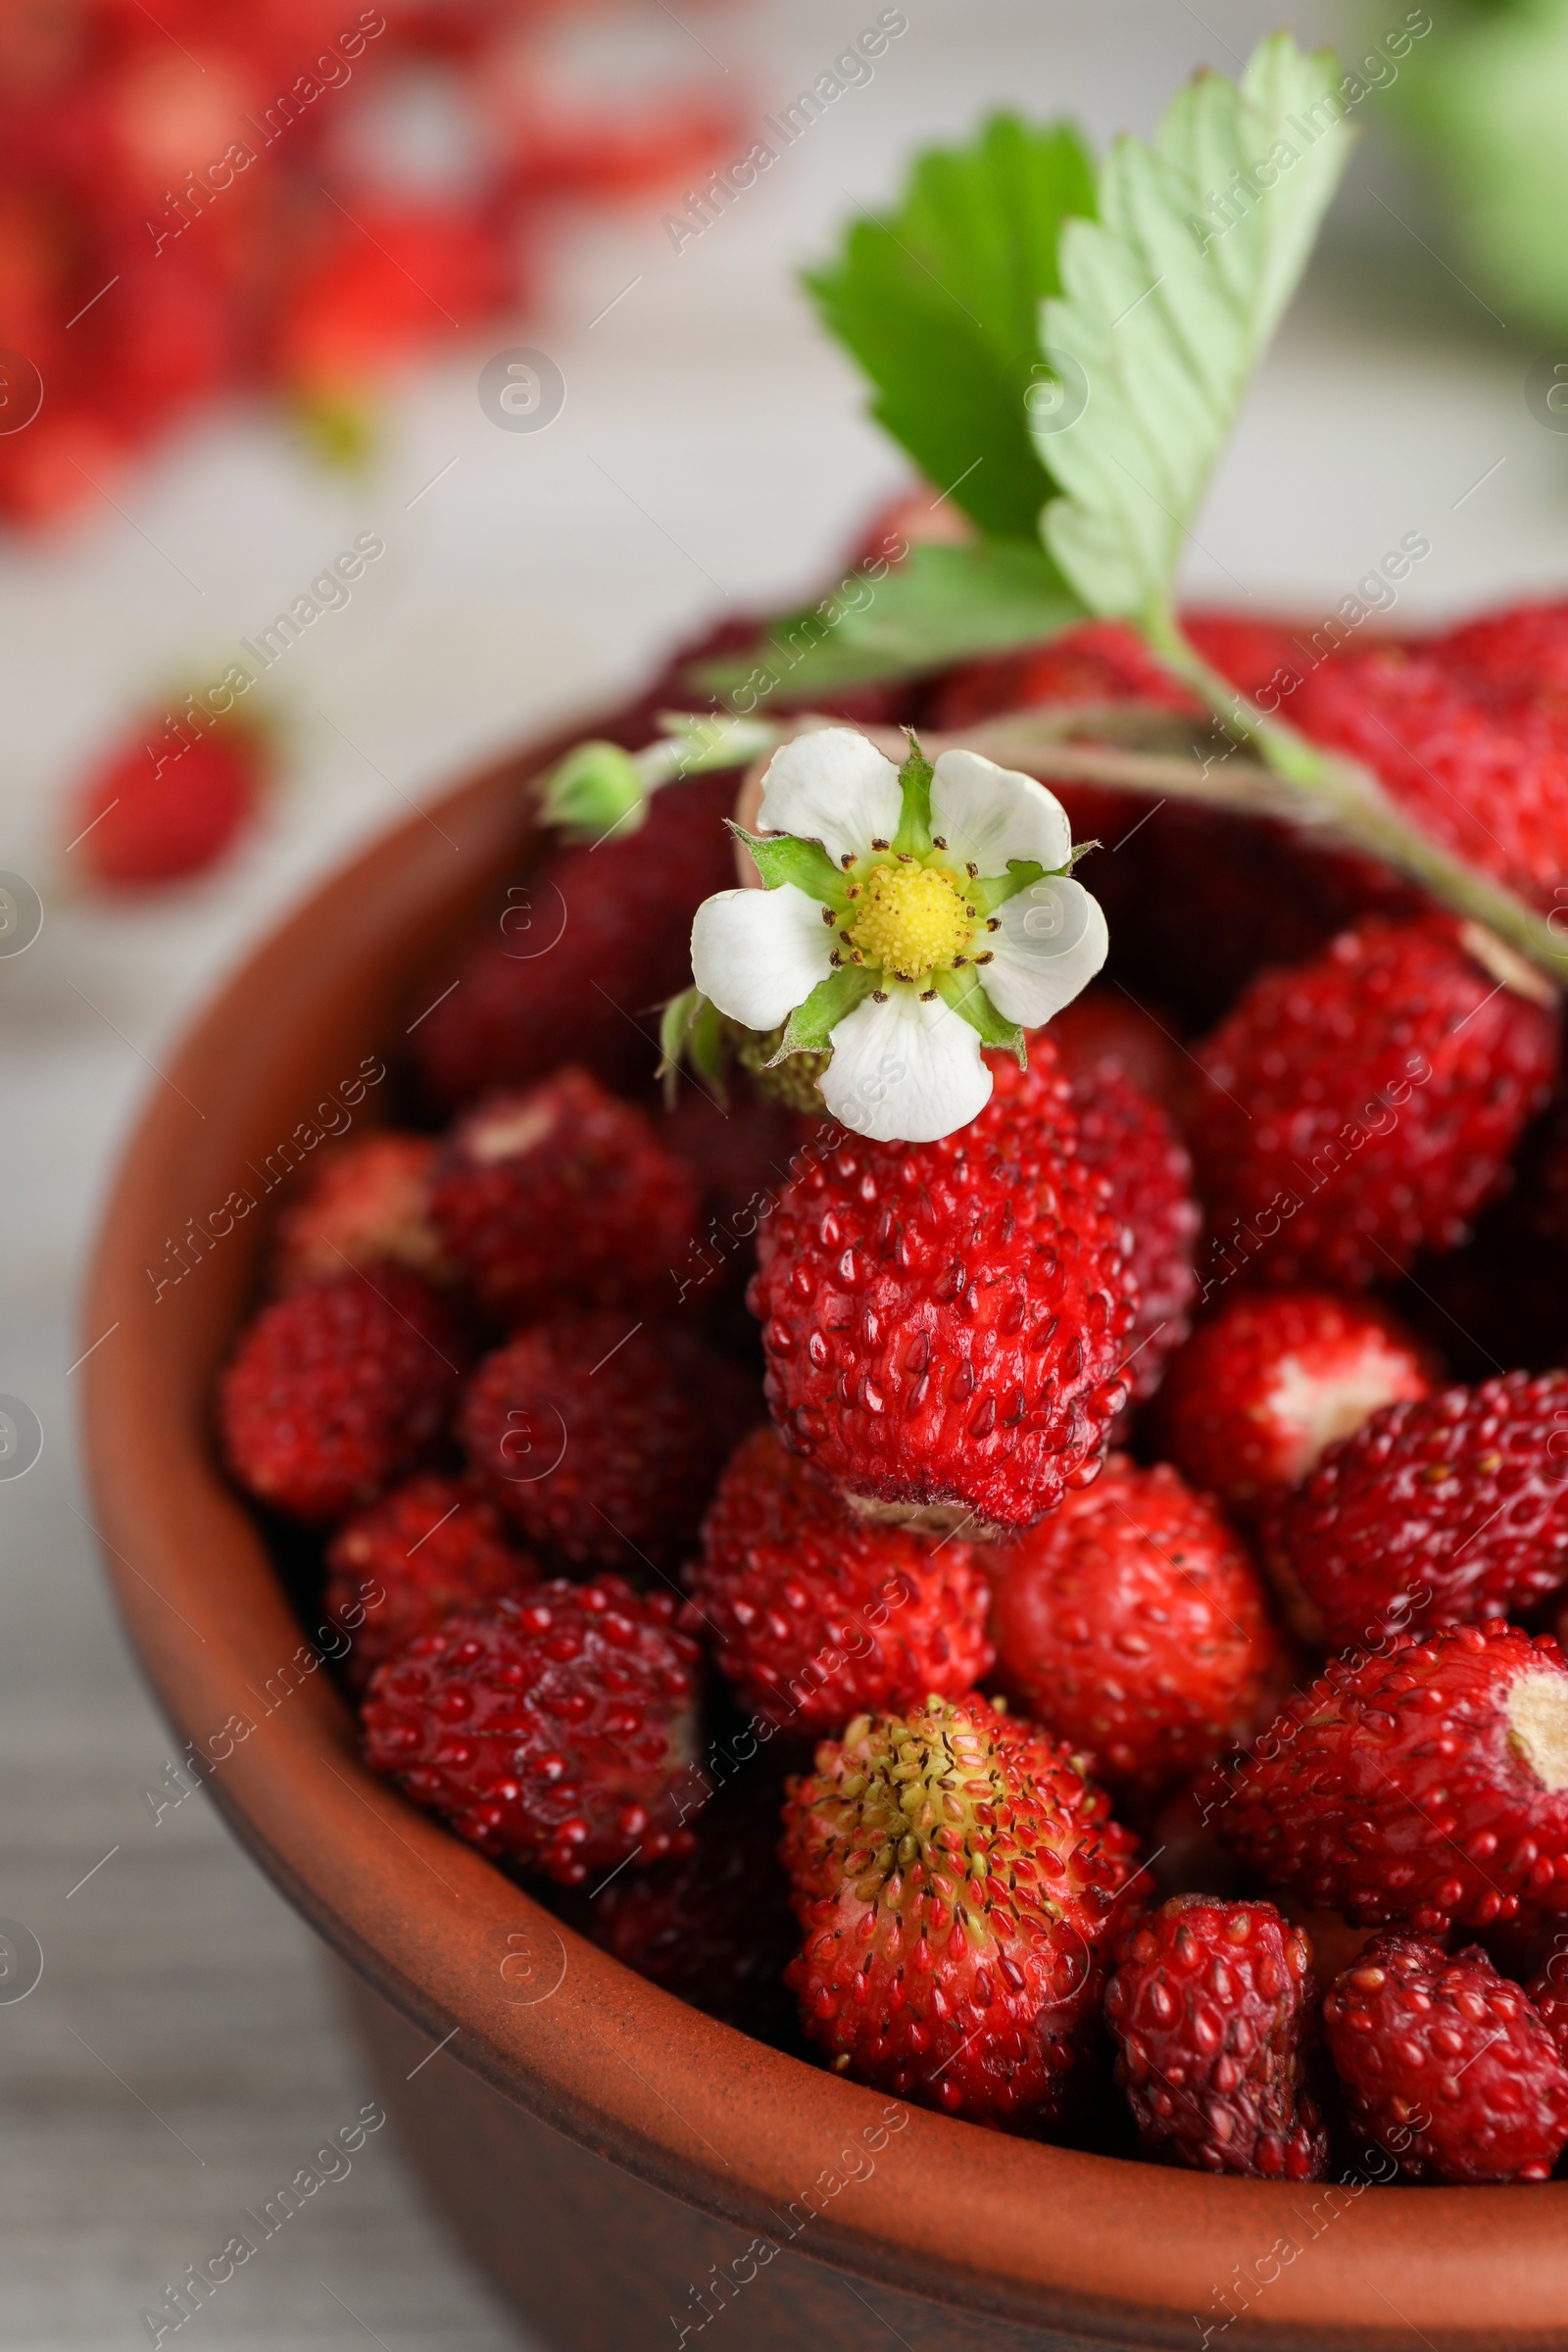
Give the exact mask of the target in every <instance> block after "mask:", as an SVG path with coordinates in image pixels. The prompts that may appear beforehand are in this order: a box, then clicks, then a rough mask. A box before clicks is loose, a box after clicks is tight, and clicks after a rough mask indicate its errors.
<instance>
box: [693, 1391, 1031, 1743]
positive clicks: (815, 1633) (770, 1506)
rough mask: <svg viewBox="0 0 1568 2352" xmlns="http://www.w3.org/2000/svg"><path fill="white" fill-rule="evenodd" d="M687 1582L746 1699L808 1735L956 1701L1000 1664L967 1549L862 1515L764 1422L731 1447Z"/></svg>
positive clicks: (981, 1585) (980, 1580) (721, 1660)
mask: <svg viewBox="0 0 1568 2352" xmlns="http://www.w3.org/2000/svg"><path fill="white" fill-rule="evenodd" d="M687 1583H688V1589H689V1590H690V1592H691V1594H692V1598H693V1600H694V1602H695V1604H696V1606H697V1609H698V1612H699V1614H700V1615H701V1616H702V1618H703V1620H704V1622H705V1624H706V1625H707V1626H708V1628H709V1629H710V1631H711V1635H712V1638H713V1647H714V1655H715V1657H716V1659H717V1662H718V1664H719V1665H720V1667H722V1669H723V1671H724V1673H725V1674H726V1675H727V1676H728V1677H729V1680H730V1681H731V1682H732V1683H733V1684H734V1685H735V1686H736V1690H737V1692H738V1694H739V1696H740V1698H741V1700H742V1702H743V1703H744V1704H745V1705H746V1706H747V1707H749V1708H753V1709H756V1710H757V1711H758V1712H759V1713H760V1714H762V1715H764V1716H766V1717H767V1719H768V1720H769V1721H770V1722H772V1723H776V1724H779V1725H782V1726H787V1727H788V1728H789V1729H790V1730H792V1731H798V1732H801V1733H804V1734H807V1735H809V1736H810V1737H812V1738H815V1737H817V1736H819V1735H820V1734H822V1733H824V1732H838V1731H842V1729H843V1727H844V1725H845V1724H846V1723H848V1721H849V1719H850V1717H851V1716H852V1715H858V1714H862V1713H867V1712H869V1711H871V1710H873V1709H877V1708H887V1707H899V1706H912V1705H914V1704H916V1703H917V1702H918V1701H919V1700H920V1699H921V1698H923V1697H925V1696H927V1695H928V1694H932V1693H934V1694H935V1695H937V1696H939V1697H946V1698H952V1697H956V1696H957V1695H958V1694H959V1693H960V1692H962V1691H969V1690H972V1688H973V1687H974V1685H975V1684H976V1683H977V1682H979V1681H980V1680H981V1678H982V1677H983V1676H984V1675H985V1673H986V1672H987V1670H988V1669H989V1667H990V1665H991V1661H992V1656H993V1651H992V1647H991V1643H990V1642H989V1641H988V1640H987V1639H986V1608H987V1604H988V1601H989V1599H990V1590H989V1588H988V1586H987V1584H986V1580H985V1578H984V1577H983V1576H982V1575H981V1573H980V1571H979V1569H978V1567H976V1565H975V1564H974V1562H973V1560H972V1558H971V1556H970V1552H969V1547H968V1545H967V1544H961V1543H958V1542H956V1540H955V1539H954V1538H952V1537H949V1538H947V1539H946V1540H944V1541H942V1542H940V1543H939V1542H937V1541H935V1540H934V1539H932V1538H930V1537H927V1536H920V1535H915V1534H913V1533H912V1532H911V1531H910V1530H909V1529H907V1528H902V1527H884V1526H879V1525H878V1524H877V1523H876V1522H875V1521H874V1520H871V1519H866V1518H863V1517H861V1516H860V1515H859V1514H858V1512H855V1511H852V1510H851V1509H850V1507H849V1505H848V1503H846V1502H844V1501H842V1500H841V1499H840V1497H839V1496H838V1495H835V1494H834V1493H833V1492H832V1490H831V1489H830V1488H827V1487H823V1486H821V1485H819V1484H818V1482H817V1481H816V1480H815V1479H814V1478H813V1477H812V1476H811V1474H810V1472H809V1470H808V1469H807V1468H806V1467H805V1465H804V1464H803V1463H801V1462H799V1461H797V1460H796V1459H795V1458H794V1457H793V1456H792V1455H790V1454H787V1453H786V1452H785V1451H784V1449H783V1447H782V1446H780V1444H779V1442H778V1439H777V1438H776V1436H775V1435H774V1433H773V1431H772V1430H771V1429H769V1428H767V1427H765V1426H764V1427H763V1428H761V1429H757V1430H754V1431H753V1432H752V1434H751V1436H750V1437H749V1438H745V1439H743V1440H742V1442H741V1444H740V1446H738V1447H737V1449H736V1451H735V1453H734V1454H733V1455H732V1456H731V1458H730V1461H729V1464H728V1467H727V1468H726V1469H725V1472H724V1475H723V1477H722V1478H721V1479H720V1480H719V1482H718V1491H717V1493H716V1494H715V1495H714V1496H713V1499H712V1501H711V1503H710V1505H709V1508H708V1517H707V1518H706V1520H705V1521H704V1522H703V1546H702V1551H701V1553H700V1554H699V1556H698V1559H697V1562H696V1564H695V1566H694V1567H692V1568H691V1569H690V1570H689V1572H688V1578H687Z"/></svg>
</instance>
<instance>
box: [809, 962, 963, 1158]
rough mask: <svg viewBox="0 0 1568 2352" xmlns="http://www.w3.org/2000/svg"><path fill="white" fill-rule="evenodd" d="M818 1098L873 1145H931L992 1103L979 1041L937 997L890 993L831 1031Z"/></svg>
mask: <svg viewBox="0 0 1568 2352" xmlns="http://www.w3.org/2000/svg"><path fill="white" fill-rule="evenodd" d="M831 1035H832V1044H833V1058H832V1060H831V1061H830V1062H829V1063H828V1065H827V1068H826V1069H825V1070H824V1071H823V1073H822V1078H821V1087H822V1099H823V1101H824V1102H825V1103H826V1104H827V1106H828V1109H829V1110H830V1111H831V1113H832V1115H833V1116H834V1118H836V1119H839V1120H842V1122H843V1124H844V1125H845V1126H846V1127H851V1128H853V1129H854V1130H855V1133H856V1134H857V1135H868V1136H871V1137H872V1138H873V1139H874V1140H875V1141H876V1142H877V1143H881V1144H888V1143H906V1144H933V1143H935V1142H936V1141H937V1139H938V1137H939V1136H944V1135H952V1134H953V1133H954V1131H955V1129H956V1128H958V1127H967V1126H968V1124H969V1121H970V1120H971V1119H972V1118H975V1117H977V1116H978V1114H979V1113H980V1112H981V1111H982V1110H984V1108H985V1106H986V1104H987V1103H988V1102H989V1101H990V1099H991V1071H990V1069H989V1067H988V1066H987V1064H986V1062H985V1061H984V1060H983V1059H982V1058H981V1054H980V1040H979V1038H978V1036H977V1035H976V1034H975V1032H974V1030H973V1029H971V1028H970V1026H969V1024H968V1022H967V1021H965V1020H963V1019H961V1018H960V1017H959V1015H958V1014H957V1013H956V1012H955V1011H954V1010H953V1009H952V1007H951V1006H950V1005H944V1004H943V1002H942V1000H941V999H940V997H939V998H938V999H937V1000H936V1002H935V1003H934V1004H930V1005H925V1004H922V1003H921V1001H920V997H919V995H918V993H917V991H916V990H914V989H912V988H907V987H894V988H892V989H890V990H889V992H888V998H887V1002H886V1004H885V1005H878V1004H877V1003H876V1001H875V999H874V998H871V997H867V998H866V1000H865V1002H864V1003H863V1004H862V1005H857V1006H856V1008H855V1010H854V1011H853V1012H852V1013H849V1014H847V1015H846V1017H845V1018H844V1019H843V1020H842V1021H840V1023H839V1025H838V1027H837V1028H836V1029H835V1030H833V1031H832V1033H831Z"/></svg>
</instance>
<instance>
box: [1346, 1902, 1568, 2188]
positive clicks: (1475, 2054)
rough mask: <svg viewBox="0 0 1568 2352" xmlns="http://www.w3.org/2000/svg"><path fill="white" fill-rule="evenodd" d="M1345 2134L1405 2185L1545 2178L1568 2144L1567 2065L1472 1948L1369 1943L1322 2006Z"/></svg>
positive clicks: (1379, 1939) (1526, 2004) (1510, 1988)
mask: <svg viewBox="0 0 1568 2352" xmlns="http://www.w3.org/2000/svg"><path fill="white" fill-rule="evenodd" d="M1323 2023H1324V2025H1325V2027H1326V2028H1327V2031H1328V2041H1329V2048H1330V2049H1331V2051H1332V2052H1333V2054H1334V2063H1335V2066H1336V2067H1337V2068H1338V2070H1339V2074H1340V2079H1341V2081H1342V2082H1344V2084H1345V2091H1346V2109H1347V2113H1348V2118H1349V2125H1350V2130H1351V2132H1352V2134H1353V2135H1354V2137H1355V2138H1356V2139H1358V2140H1359V2141H1360V2142H1361V2143H1362V2145H1363V2147H1365V2148H1370V2149H1381V2150H1382V2151H1384V2152H1385V2153H1386V2154H1387V2155H1389V2156H1392V2157H1393V2158H1394V2160H1395V2162H1396V2163H1397V2166H1398V2168H1399V2172H1400V2174H1401V2175H1402V2176H1403V2178H1404V2179H1405V2180H1449V2181H1470V2180H1478V2181H1479V2180H1548V2179H1549V2178H1550V2175H1551V2169H1552V2167H1553V2165H1554V2164H1555V2163H1556V2161H1557V2159H1558V2157H1559V2156H1560V2155H1561V2153H1562V2151H1563V2148H1564V2146H1565V2145H1568V2067H1565V2066H1564V2064H1563V2062H1562V2059H1561V2057H1560V2056H1559V2054H1558V2051H1557V2047H1556V2044H1555V2042H1554V2041H1553V2038H1552V2036H1551V2034H1550V2033H1549V2032H1548V2031H1547V2029H1546V2027H1545V2026H1544V2023H1543V2022H1542V2020H1541V2018H1540V2017H1538V2016H1537V2014H1536V2011H1535V2009H1534V2008H1533V2006H1532V2004H1531V2002H1530V1999H1529V1996H1528V1995H1527V1994H1526V1993H1524V1992H1522V1991H1521V1990H1520V1988H1519V1986H1518V1985H1510V1984H1509V1982H1508V1980H1507V1978H1506V1977H1499V1976H1498V1974H1497V1972H1496V1970H1495V1968H1494V1967H1493V1965H1492V1962H1491V1961H1490V1960H1489V1959H1488V1958H1487V1955H1486V1953H1485V1952H1484V1951H1482V1949H1481V1948H1480V1946H1479V1945H1478V1944H1471V1945H1470V1947H1469V1949H1468V1950H1466V1951H1462V1952H1455V1953H1454V1954H1453V1956H1452V1957H1451V1958H1450V1957H1449V1956H1448V1954H1447V1953H1446V1952H1445V1951H1444V1949H1443V1946H1442V1945H1441V1944H1440V1943H1436V1942H1434V1941H1433V1940H1432V1939H1431V1937H1430V1936H1407V1935H1398V1934H1392V1933H1391V1934H1388V1935H1383V1936H1373V1938H1372V1940H1371V1942H1370V1943H1368V1944H1367V1945H1366V1946H1365V1947H1364V1948H1363V1950H1362V1951H1361V1952H1360V1954H1359V1955H1358V1957H1357V1958H1356V1960H1355V1961H1354V1963H1353V1964H1352V1966H1350V1967H1349V1968H1348V1969H1347V1970H1346V1971H1345V1973H1344V1975H1343V1976H1341V1977H1339V1978H1337V1979H1336V1980H1335V1983H1334V1985H1333V1987H1332V1989H1331V1990H1330V1992H1329V1993H1328V1995H1327V1997H1326V1999H1325V2000H1324V2003H1323Z"/></svg>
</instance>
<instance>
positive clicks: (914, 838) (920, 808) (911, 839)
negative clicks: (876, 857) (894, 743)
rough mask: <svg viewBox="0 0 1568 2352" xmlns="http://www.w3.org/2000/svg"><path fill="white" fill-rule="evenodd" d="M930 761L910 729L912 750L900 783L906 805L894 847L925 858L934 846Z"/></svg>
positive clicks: (903, 768)
mask: <svg viewBox="0 0 1568 2352" xmlns="http://www.w3.org/2000/svg"><path fill="white" fill-rule="evenodd" d="M932 773H933V770H932V766H931V762H930V760H928V759H927V758H926V756H925V754H924V752H922V751H921V749H920V746H919V743H918V741H917V739H916V737H915V733H914V729H913V728H912V727H911V728H910V729H909V750H908V756H907V759H906V760H905V762H904V765H903V766H902V767H901V768H900V770H899V783H900V786H901V787H902V789H903V793H904V808H903V811H902V813H901V814H900V817H899V829H898V832H897V833H896V834H895V835H894V837H893V847H894V848H895V850H907V851H909V852H910V853H911V855H912V856H914V857H916V858H923V857H924V856H925V854H926V852H927V851H928V850H929V849H930V847H931V777H932Z"/></svg>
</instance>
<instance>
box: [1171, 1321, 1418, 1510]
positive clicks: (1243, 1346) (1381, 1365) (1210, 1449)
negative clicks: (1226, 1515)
mask: <svg viewBox="0 0 1568 2352" xmlns="http://www.w3.org/2000/svg"><path fill="white" fill-rule="evenodd" d="M1427 1365H1428V1359H1427V1357H1426V1354H1425V1352H1424V1350H1423V1349H1422V1348H1419V1347H1418V1346H1417V1345H1416V1343H1415V1341H1414V1340H1413V1339H1411V1338H1410V1336H1409V1335H1408V1333H1406V1332H1405V1331H1404V1330H1403V1329H1402V1328H1401V1326H1400V1325H1399V1324H1398V1323H1397V1322H1396V1321H1395V1319H1394V1317H1393V1316H1392V1315H1390V1314H1388V1313H1386V1312H1385V1311H1384V1310H1383V1309H1382V1308H1381V1307H1373V1306H1368V1305H1366V1304H1365V1303H1363V1301H1361V1300H1360V1299H1338V1298H1336V1297H1335V1296H1334V1294H1333V1293H1332V1292H1330V1291H1304V1290H1302V1291H1273V1292H1265V1293H1261V1294H1259V1293H1249V1292H1244V1293H1243V1294H1242V1295H1241V1297H1240V1298H1236V1299H1230V1300H1229V1301H1228V1302H1227V1303H1226V1304H1225V1305H1223V1306H1221V1307H1220V1309H1219V1311H1218V1313H1217V1314H1215V1315H1214V1316H1212V1317H1211V1319H1210V1320H1209V1321H1208V1322H1206V1323H1201V1324H1200V1325H1199V1328H1198V1330H1197V1331H1196V1332H1195V1333H1194V1335H1193V1337H1192V1338H1191V1339H1190V1340H1189V1341H1188V1343H1187V1345H1186V1347H1185V1348H1183V1349H1182V1350H1181V1352H1180V1354H1179V1355H1178V1356H1177V1357H1176V1358H1175V1360H1174V1361H1173V1362H1172V1364H1171V1366H1170V1369H1169V1371H1168V1372H1167V1373H1166V1375H1165V1385H1164V1388H1163V1389H1162V1390H1161V1392H1160V1399H1159V1422H1160V1430H1161V1433H1162V1435H1163V1438H1164V1442H1165V1445H1166V1446H1167V1448H1168V1450H1169V1452H1170V1457H1171V1459H1172V1461H1174V1462H1176V1463H1177V1464H1178V1465H1179V1467H1180V1468H1181V1469H1182V1470H1184V1471H1185V1472H1186V1474H1187V1476H1188V1477H1189V1478H1190V1479H1191V1480H1192V1481H1193V1484H1194V1485H1195V1486H1199V1487H1205V1488H1207V1489H1208V1491H1209V1493H1210V1494H1213V1495H1219V1496H1220V1497H1221V1499H1222V1500H1223V1501H1225V1502H1227V1503H1229V1504H1230V1505H1231V1507H1232V1508H1233V1509H1237V1510H1248V1511H1250V1510H1251V1509H1253V1508H1255V1506H1256V1504H1257V1503H1258V1501H1259V1500H1260V1499H1261V1498H1262V1497H1263V1496H1264V1495H1267V1494H1268V1493H1269V1492H1270V1490H1271V1489H1272V1488H1275V1487H1290V1486H1295V1485H1296V1484H1297V1482H1298V1481H1299V1480H1300V1479H1303V1478H1305V1477H1306V1475H1307V1473H1308V1472H1309V1471H1311V1470H1313V1469H1315V1468H1316V1467H1317V1464H1318V1462H1319V1461H1320V1460H1321V1459H1322V1456H1323V1452H1324V1449H1325V1447H1327V1446H1331V1445H1332V1444H1333V1443H1334V1441H1335V1439H1336V1438H1345V1437H1348V1436H1349V1434H1350V1432H1351V1431H1352V1430H1356V1429H1359V1428H1360V1426H1361V1424H1362V1422H1363V1421H1365V1420H1366V1418H1367V1416H1368V1415H1369V1414H1370V1413H1374V1412H1376V1411H1377V1409H1378V1407H1379V1406H1380V1405H1384V1404H1394V1403H1397V1402H1398V1401H1399V1400H1400V1399H1401V1398H1406V1397H1424V1396H1425V1395H1426V1394H1427V1391H1428V1390H1429V1389H1430V1387H1431V1386H1432V1383H1431V1380H1430V1379H1429V1377H1428V1370H1427Z"/></svg>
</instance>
